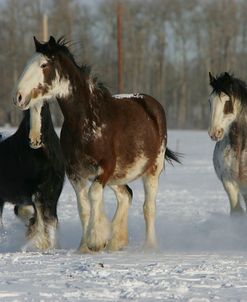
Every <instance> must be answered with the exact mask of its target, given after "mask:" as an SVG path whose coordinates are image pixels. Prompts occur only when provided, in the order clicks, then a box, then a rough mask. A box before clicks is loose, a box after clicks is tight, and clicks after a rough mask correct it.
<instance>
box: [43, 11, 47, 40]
mask: <svg viewBox="0 0 247 302" xmlns="http://www.w3.org/2000/svg"><path fill="white" fill-rule="evenodd" d="M42 23H43V26H42V27H43V41H48V16H47V14H46V13H43V22H42Z"/></svg>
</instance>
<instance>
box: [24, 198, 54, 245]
mask: <svg viewBox="0 0 247 302" xmlns="http://www.w3.org/2000/svg"><path fill="white" fill-rule="evenodd" d="M34 203H35V210H36V211H35V216H34V217H33V218H31V219H30V222H29V226H28V231H27V238H28V243H27V245H26V246H24V247H23V250H29V249H31V250H32V249H33V248H35V249H36V248H37V249H39V250H49V249H54V248H56V246H57V237H56V231H57V225H58V220H57V215H56V209H54V208H52V207H50V205H49V206H48V205H47V204H45V203H44V202H42V201H36V202H34Z"/></svg>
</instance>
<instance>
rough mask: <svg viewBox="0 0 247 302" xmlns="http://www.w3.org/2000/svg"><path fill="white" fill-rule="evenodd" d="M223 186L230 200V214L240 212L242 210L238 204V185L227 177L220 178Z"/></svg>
mask: <svg viewBox="0 0 247 302" xmlns="http://www.w3.org/2000/svg"><path fill="white" fill-rule="evenodd" d="M222 183H223V186H224V188H225V190H226V193H227V195H228V198H229V201H230V213H231V215H232V214H242V213H243V212H244V210H243V208H242V207H241V204H240V198H239V186H238V184H237V183H236V182H235V181H233V180H232V181H230V180H229V179H227V180H226V179H223V180H222Z"/></svg>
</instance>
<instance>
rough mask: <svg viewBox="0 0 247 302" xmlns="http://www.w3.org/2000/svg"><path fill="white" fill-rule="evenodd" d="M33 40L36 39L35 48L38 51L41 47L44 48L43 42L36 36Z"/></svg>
mask: <svg viewBox="0 0 247 302" xmlns="http://www.w3.org/2000/svg"><path fill="white" fill-rule="evenodd" d="M33 40H34V45H35V49H36V51H37V52H39V51H40V50H41V49H42V43H40V42H39V41H38V40H37V39H36V37H35V36H34V37H33Z"/></svg>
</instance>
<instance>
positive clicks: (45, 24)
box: [40, 0, 49, 42]
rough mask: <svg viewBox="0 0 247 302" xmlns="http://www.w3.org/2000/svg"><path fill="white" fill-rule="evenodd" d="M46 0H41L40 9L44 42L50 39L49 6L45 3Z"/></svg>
mask: <svg viewBox="0 0 247 302" xmlns="http://www.w3.org/2000/svg"><path fill="white" fill-rule="evenodd" d="M45 2H46V1H45V0H41V1H40V10H41V13H42V39H43V41H44V42H46V41H48V34H49V30H48V15H47V8H46V5H45Z"/></svg>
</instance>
